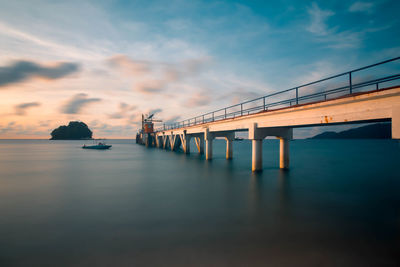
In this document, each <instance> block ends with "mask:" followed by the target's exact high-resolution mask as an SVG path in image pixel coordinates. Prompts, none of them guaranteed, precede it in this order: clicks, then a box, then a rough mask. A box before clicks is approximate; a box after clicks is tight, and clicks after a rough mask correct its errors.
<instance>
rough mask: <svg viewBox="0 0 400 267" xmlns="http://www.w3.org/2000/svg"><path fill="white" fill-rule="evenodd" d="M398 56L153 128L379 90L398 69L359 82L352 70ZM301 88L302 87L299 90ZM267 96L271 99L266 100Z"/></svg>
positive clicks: (165, 128) (186, 124)
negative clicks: (339, 81)
mask: <svg viewBox="0 0 400 267" xmlns="http://www.w3.org/2000/svg"><path fill="white" fill-rule="evenodd" d="M397 60H400V57H396V58H392V59H389V60H385V61H381V62H378V63H375V64H372V65H368V66H365V67H362V68H358V69H354V70H351V71H348V72H344V73H341V74H337V75H334V76H330V77H327V78H324V79H321V80H318V81H314V82H310V83H306V84H303V85H300V86H296V87H293V88H290V89H286V90H283V91H279V92H276V93H272V94H269V95H265V96H262V97H258V98H255V99H252V100H248V101H244V102H242V103H239V104H236V105H232V106H228V107H225V108H221V109H217V110H214V111H211V112H208V113H204V114H201V115H199V116H196V117H193V118H190V119H186V120H183V121H180V122H175V123H172V124H167V125H166V124H164V125H163V126H162V127H159V128H157V129H156V131H165V130H171V129H177V128H182V127H188V126H193V125H198V124H203V123H208V122H214V121H220V120H224V119H228V118H236V117H240V116H245V115H250V114H254V113H258V112H263V111H267V110H274V109H279V108H284V107H291V106H294V105H299V104H307V103H311V102H315V101H318V100H319V101H326V100H329V99H328V97H329V96H335V97H338V96H344V95H351V94H353V93H355V92H358V91H359V90H358V89H360V88H366V87H371V86H373V88H374V89H373V90H379V89H380V87H379V86H380V85H381V84H383V83H388V82H391V81H396V80H400V73H396V74H393V75H387V76H382V77H380V78H375V79H369V80H368V81H363V82H356V81H355V79H354V74H355V73H358V72H360V71H363V70H369V69H372V68H374V67H377V66H380V65H384V64H387V63H389V62H393V61H397ZM340 77H344V78H346V77H348V80H347V82H346V84H344V85H341V86H337V85H335V87H334V88H332V89H326V90H324V91H322V92H312V93H309V94H304V95H301V93H304V91H305V87H309V86H312V85H316V84H321V83H323V82H326V81H330V80H333V79H335V78H340ZM396 85H400V82H398V83H397V84H396ZM301 89H302V90H301ZM285 94H291V96H290V97H289V98H284V99H280V100H275V101H274V98H276V97H279V96H283V95H285ZM270 100H271V101H270ZM249 104H251V107H247V108H246V107H245V106H246V105H249Z"/></svg>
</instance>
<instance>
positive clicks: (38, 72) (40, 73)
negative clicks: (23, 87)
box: [0, 60, 79, 87]
mask: <svg viewBox="0 0 400 267" xmlns="http://www.w3.org/2000/svg"><path fill="white" fill-rule="evenodd" d="M78 70H79V64H76V63H69V62H58V63H53V64H51V65H49V66H42V65H39V64H37V63H35V62H32V61H27V60H20V61H14V62H12V63H11V64H10V65H9V66H5V67H0V87H2V86H7V85H10V84H13V83H18V82H23V81H26V80H29V79H31V78H44V79H49V80H55V79H60V78H63V77H65V76H67V75H69V74H71V73H74V72H77V71H78Z"/></svg>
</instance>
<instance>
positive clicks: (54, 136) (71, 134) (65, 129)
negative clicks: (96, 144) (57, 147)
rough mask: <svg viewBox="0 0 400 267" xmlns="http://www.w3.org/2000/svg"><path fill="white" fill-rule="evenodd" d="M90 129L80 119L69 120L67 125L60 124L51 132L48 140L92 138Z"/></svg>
mask: <svg viewBox="0 0 400 267" xmlns="http://www.w3.org/2000/svg"><path fill="white" fill-rule="evenodd" d="M92 135H93V133H92V131H91V130H90V129H89V127H88V126H87V125H86V124H85V123H84V122H81V121H70V122H69V124H68V126H66V125H62V126H60V127H58V128H57V129H54V130H53V131H52V132H51V138H50V140H81V139H92Z"/></svg>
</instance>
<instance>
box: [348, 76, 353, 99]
mask: <svg viewBox="0 0 400 267" xmlns="http://www.w3.org/2000/svg"><path fill="white" fill-rule="evenodd" d="M349 89H350V94H352V93H353V84H352V81H351V71H350V72H349Z"/></svg>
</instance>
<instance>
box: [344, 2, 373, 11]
mask: <svg viewBox="0 0 400 267" xmlns="http://www.w3.org/2000/svg"><path fill="white" fill-rule="evenodd" d="M373 7H374V4H373V3H370V2H355V3H353V4H352V5H351V6H350V7H349V11H350V12H363V13H372V11H373Z"/></svg>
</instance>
